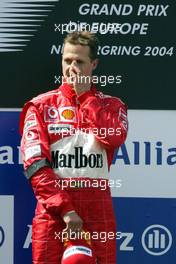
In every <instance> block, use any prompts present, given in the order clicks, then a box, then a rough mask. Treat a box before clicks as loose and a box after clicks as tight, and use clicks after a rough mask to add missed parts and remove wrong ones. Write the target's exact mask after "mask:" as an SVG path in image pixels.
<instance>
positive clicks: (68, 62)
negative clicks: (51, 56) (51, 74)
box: [64, 59, 72, 64]
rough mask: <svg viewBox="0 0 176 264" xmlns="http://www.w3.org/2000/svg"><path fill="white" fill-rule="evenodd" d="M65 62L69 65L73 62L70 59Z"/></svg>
mask: <svg viewBox="0 0 176 264" xmlns="http://www.w3.org/2000/svg"><path fill="white" fill-rule="evenodd" d="M64 62H65V63H67V64H71V63H72V61H71V60H70V59H64Z"/></svg>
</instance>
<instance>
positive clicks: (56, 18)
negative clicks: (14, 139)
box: [0, 0, 176, 109]
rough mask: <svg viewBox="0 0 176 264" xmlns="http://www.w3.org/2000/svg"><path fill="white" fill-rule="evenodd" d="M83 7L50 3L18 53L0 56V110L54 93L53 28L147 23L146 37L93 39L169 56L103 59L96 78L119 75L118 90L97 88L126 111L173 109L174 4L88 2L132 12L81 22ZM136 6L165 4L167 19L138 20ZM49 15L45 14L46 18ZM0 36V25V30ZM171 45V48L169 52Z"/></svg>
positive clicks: (57, 70) (57, 40)
mask: <svg viewBox="0 0 176 264" xmlns="http://www.w3.org/2000/svg"><path fill="white" fill-rule="evenodd" d="M83 3H85V1H82V0H79V1H64V0H61V1H60V2H57V3H54V4H55V6H54V7H53V8H52V12H50V13H49V15H48V16H47V17H46V18H45V21H44V22H42V23H40V24H41V26H40V27H39V28H38V31H36V32H35V33H34V34H35V36H33V37H30V41H29V42H28V43H27V44H28V45H27V46H26V47H24V51H22V52H0V69H1V74H0V82H1V96H0V107H7V108H21V107H22V106H23V104H24V102H26V101H27V100H29V99H31V98H32V97H34V96H36V95H38V94H40V93H42V92H46V91H48V90H51V89H55V88H57V86H58V84H55V83H54V76H55V75H56V74H57V75H59V74H60V75H61V55H56V54H50V52H51V48H52V45H56V46H57V45H60V44H62V40H63V37H64V36H65V35H62V34H61V33H60V32H58V31H57V32H55V31H54V29H55V27H54V24H59V23H67V22H69V21H70V20H71V21H75V22H76V21H83V22H87V23H91V22H102V23H105V22H111V23H112V22H117V23H126V22H128V23H149V30H148V34H147V35H139V34H138V33H136V34H135V35H131V34H127V35H120V34H118V35H116V34H112V35H110V34H107V35H101V34H98V36H99V39H100V42H101V46H104V45H117V46H120V45H121V46H123V45H126V46H140V47H141V49H142V50H143V51H144V48H145V47H146V46H152V47H155V46H159V47H163V46H165V47H167V48H168V49H169V48H170V47H172V46H173V47H174V54H173V55H172V56H163V57H161V56H153V57H152V56H149V57H145V56H143V54H140V55H138V56H132V55H131V56H127V55H123V56H122V55H119V56H118V55H116V56H113V55H106V56H100V65H99V67H98V69H97V70H96V74H98V75H100V74H101V75H122V83H121V84H109V85H107V86H106V87H101V86H99V88H100V89H101V90H102V91H104V92H105V93H109V94H111V95H116V96H119V97H120V98H121V99H122V100H123V101H125V102H126V103H127V105H128V107H129V108H130V109H176V103H175V98H176V91H175V90H176V81H175V75H176V70H175V69H176V67H175V66H176V42H175V40H176V33H175V25H176V23H175V22H176V16H175V14H176V4H175V2H174V1H173V0H172V1H171V0H167V1H132V0H129V1H123V0H121V1H111V0H110V1H106V2H105V1H92V0H91V1H89V2H87V3H89V4H91V3H99V4H102V5H103V4H104V3H107V4H108V5H109V6H110V5H111V4H117V5H118V4H132V5H133V7H134V12H133V14H132V15H129V16H116V15H112V16H105V15H104V16H103V15H99V16H90V15H84V16H81V15H80V14H79V12H78V9H79V6H80V5H81V4H83ZM139 4H154V5H156V4H160V5H161V4H163V5H167V4H169V5H170V7H169V8H168V10H167V14H168V16H167V17H164V16H161V17H150V16H144V15H142V16H137V15H136V13H137V7H138V6H139ZM47 14H48V13H47ZM0 30H1V24H0ZM174 45H175V46H174Z"/></svg>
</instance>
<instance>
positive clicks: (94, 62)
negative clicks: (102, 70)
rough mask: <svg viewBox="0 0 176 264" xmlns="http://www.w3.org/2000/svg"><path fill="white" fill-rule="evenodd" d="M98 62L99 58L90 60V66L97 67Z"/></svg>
mask: <svg viewBox="0 0 176 264" xmlns="http://www.w3.org/2000/svg"><path fill="white" fill-rule="evenodd" d="M98 63H99V59H95V60H93V61H92V67H93V69H92V70H95V69H96V68H97V65H98Z"/></svg>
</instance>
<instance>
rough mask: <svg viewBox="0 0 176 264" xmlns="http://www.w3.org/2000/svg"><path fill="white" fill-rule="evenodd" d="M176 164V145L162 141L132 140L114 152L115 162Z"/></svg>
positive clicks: (125, 163) (128, 163) (127, 163)
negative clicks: (170, 145) (169, 145)
mask: <svg viewBox="0 0 176 264" xmlns="http://www.w3.org/2000/svg"><path fill="white" fill-rule="evenodd" d="M119 162H120V164H124V165H165V164H166V165H170V166H173V165H176V145H175V146H173V147H168V145H167V144H166V143H164V142H162V141H157V142H150V141H132V142H128V143H125V144H123V145H122V146H121V147H120V148H119V149H117V150H116V152H115V154H114V159H113V164H115V163H119Z"/></svg>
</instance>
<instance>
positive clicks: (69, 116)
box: [58, 106, 76, 123]
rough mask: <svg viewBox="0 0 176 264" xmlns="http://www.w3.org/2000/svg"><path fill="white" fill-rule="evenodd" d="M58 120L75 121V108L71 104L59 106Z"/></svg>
mask: <svg viewBox="0 0 176 264" xmlns="http://www.w3.org/2000/svg"><path fill="white" fill-rule="evenodd" d="M58 111H59V116H60V122H64V123H75V122H76V109H75V107H73V106H64V107H59V108H58Z"/></svg>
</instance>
